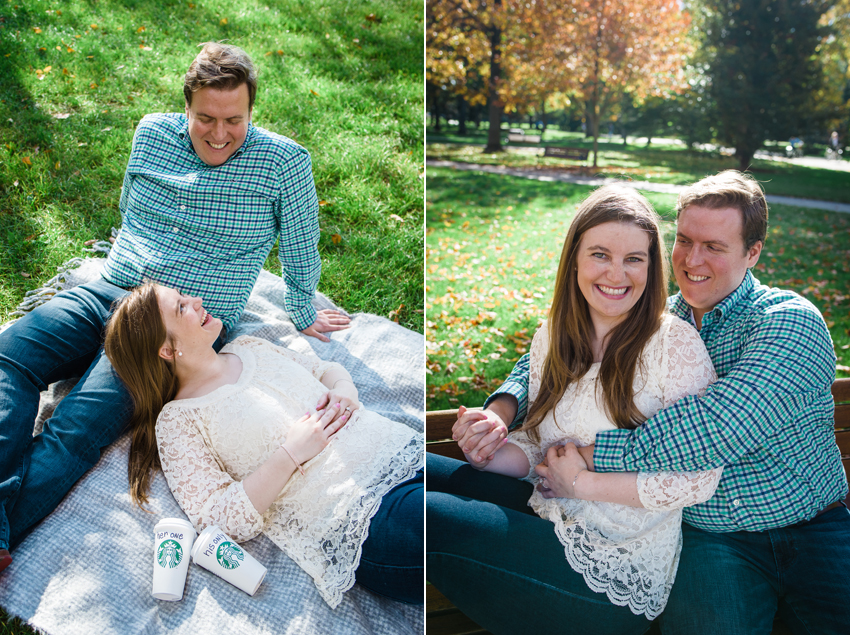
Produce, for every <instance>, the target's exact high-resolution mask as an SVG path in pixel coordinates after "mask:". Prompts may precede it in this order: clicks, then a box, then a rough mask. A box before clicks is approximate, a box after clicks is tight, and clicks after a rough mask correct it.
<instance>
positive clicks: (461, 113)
mask: <svg viewBox="0 0 850 635" xmlns="http://www.w3.org/2000/svg"><path fill="white" fill-rule="evenodd" d="M457 133H458V134H459V135H461V136H466V99H464V98H463V95H458V96H457Z"/></svg>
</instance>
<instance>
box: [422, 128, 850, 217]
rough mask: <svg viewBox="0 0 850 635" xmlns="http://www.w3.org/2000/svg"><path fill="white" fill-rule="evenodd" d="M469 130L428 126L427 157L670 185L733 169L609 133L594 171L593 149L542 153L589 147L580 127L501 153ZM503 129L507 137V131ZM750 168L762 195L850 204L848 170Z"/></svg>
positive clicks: (732, 162)
mask: <svg viewBox="0 0 850 635" xmlns="http://www.w3.org/2000/svg"><path fill="white" fill-rule="evenodd" d="M470 131H471V134H470V135H467V136H463V137H462V136H460V135H458V134H457V133H456V132H455V131H454V130H453V129H451V128H449V129H446V130H444V131H443V132H442V133H440V134H439V135H438V134H436V133H434V132H433V130H428V132H427V139H428V150H427V153H428V159H429V160H430V159H437V160H446V161H463V162H467V163H481V164H489V165H508V166H511V167H536V168H546V169H552V170H567V171H573V172H581V173H584V174H600V175H604V176H609V177H618V178H626V179H631V180H635V181H650V182H655V183H670V184H675V185H687V184H689V183H693V182H694V181H698V180H699V179H701V178H702V177H703V176H705V175H707V174H714V173H716V172H719V171H721V170H726V169H730V168H734V169H737V168H738V161H737V160H736V159H735V158H734V157H729V156H723V155H721V154H720V153H718V152H707V151H697V150H689V149H687V148H685V146H684V145H682V144H672V143H665V142H663V141H660V142H653V144H652V145H651V146H650V147H649V148H647V147H646V144H645V143H641V144H635V143H633V142H634V141H635V138H634V137H631V138H629V140H630V142H631V143H629V144H627V145H623V143H622V137H614V139H613V141H612V142H611V143H608V141H607V135H606V136H604V137H601V138H600V140H599V161H598V167H597V169H596V170H594V169H593V168H592V167H587V165H592V161H593V155H592V153H591V155H590V157H589V160H588V161H587V162H579V161H572V160H568V159H557V158H553V157H545V158H544V157H543V156H542V155H543V150H542V148H541V146H542V145H560V146H570V147H577V148H587V149H592V148H593V140H592V139H589V140H588V139H585V138H584V135H583V134H582V133H580V132H561V131H560V130H557V129H554V128H549V129H547V130H546V134H545V135H544V141H543V143H542V144H539V145H538V144H530V145H524V146H523V145H519V144H508V145H507V146H505V147H506V152H502V153H493V154H484V153H483V151H482V147H481V146H483V144H484V143H485V142H486V140H487V139H486V130H485V129H484V128H482V129H481V130H478V131H476V130H475V129H474V128H470ZM504 132H505V134H504V137H505V138H507V130H506V131H504ZM585 163H586V164H587V165H585ZM751 172H752V173H753V175H754V176H755V177H756V178H757V179H758V180H759V181H761V182H762V185H763V186H764V189H765V192H767V194H774V195H778V196H795V197H798V198H814V199H819V200H827V201H838V202H841V203H850V172H843V171H838V170H827V169H821V168H813V167H807V166H802V165H794V164H791V163H783V162H778V161H767V160H761V159H756V160H754V161H753V168H752V170H751Z"/></svg>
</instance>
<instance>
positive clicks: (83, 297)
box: [0, 280, 132, 548]
mask: <svg viewBox="0 0 850 635" xmlns="http://www.w3.org/2000/svg"><path fill="white" fill-rule="evenodd" d="M125 293H126V291H125V290H124V289H121V288H119V287H116V286H114V285H111V284H109V283H108V282H105V281H103V280H99V281H96V282H92V283H89V284H85V285H82V286H79V287H75V288H74V289H71V290H69V291H64V292H62V293H59V294H57V295H56V297H55V298H53V299H52V300H50V301H49V302H47V303H46V304H43V305H42V306H40V307H37V308H36V309H35V310H33V311H32V312H31V313H29V314H27V315H25V316H24V317H22V318H21V319H19V320H18V321H17V322H15V323H14V324H13V325H12V326H11V327H9V328H8V329H7V330H6V331H4V332H3V333H0V547H4V548H8V547H9V545H10V544H12V545H14V544H16V543H17V542H18V541H20V539H21V538H23V536H25V535H26V533H27V530H28V529H30V528H31V527H32V526H33V525H35V523H37V522H38V521H39V520H41V519H42V518H43V517H44V516H46V515H47V514H48V513H50V511H52V510H53V509H54V508H55V507H56V506H57V505H58V504H59V502H60V501H61V500H62V497H63V496H64V495H65V493H66V492H67V491H68V490H69V489H70V488H71V486H72V485H73V484H74V483H75V482H76V481H77V479H79V478H80V477H81V476H82V475H83V474H84V473H85V472H86V470H88V469H89V468H90V467H91V466H93V465H94V464H95V463H96V462H97V460H98V459H99V458H100V451H101V449H102V448H104V447H106V446H107V445H109V444H110V443H111V442H112V441H114V440H115V439H116V438H117V437H118V435H119V434H120V433H121V431H122V430H123V428H124V426H125V425H126V423H127V421H128V419H129V416H130V414H131V409H132V402H131V399H130V396H129V394H128V393H127V392H126V390H125V389H124V387H123V385H122V384H121V382H120V381H119V380H118V378H117V376H116V375H115V373H114V371H113V370H112V365H111V364H110V363H109V360H108V359H106V357H105V356H104V354H103V329H104V325H105V324H106V319H107V317H108V316H109V313H110V307H111V305H112V303H113V302H114V301H115V300H116V299H118V298H120V297H122V296H123V295H124V294H125ZM72 377H82V379H81V380H80V381H79V383H78V384H77V385H76V387H75V388H74V389H73V391H71V393H70V394H69V395H68V396H67V397H65V398H64V399H63V400H62V401H61V402H60V404H59V406H58V407H57V408H56V410H55V412H54V413H53V416H52V417H51V418H50V419H49V420H48V421H47V422H45V425H44V431H43V432H42V433H41V434H40V435H38V436H36V437H33V436H32V431H33V424H34V422H35V417H36V414H37V413H38V402H39V392H40V391H42V390H45V389H46V388H47V387H48V385H50V384H52V383H53V382H55V381H59V380H61V379H70V378H72Z"/></svg>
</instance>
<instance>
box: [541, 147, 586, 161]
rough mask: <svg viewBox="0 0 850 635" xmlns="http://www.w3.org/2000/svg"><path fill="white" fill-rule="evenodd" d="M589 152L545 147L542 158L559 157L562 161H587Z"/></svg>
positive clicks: (581, 149)
mask: <svg viewBox="0 0 850 635" xmlns="http://www.w3.org/2000/svg"><path fill="white" fill-rule="evenodd" d="M589 154H590V150H587V149H585V148H564V147H561V146H546V149H545V150H544V151H543V156H544V157H560V158H562V159H578V160H579V161H585V160H587V157H588V155H589Z"/></svg>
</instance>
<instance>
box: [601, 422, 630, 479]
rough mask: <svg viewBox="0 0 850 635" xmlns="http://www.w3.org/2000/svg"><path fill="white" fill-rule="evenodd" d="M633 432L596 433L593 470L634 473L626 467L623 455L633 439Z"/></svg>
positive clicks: (611, 431) (609, 431) (622, 430)
mask: <svg viewBox="0 0 850 635" xmlns="http://www.w3.org/2000/svg"><path fill="white" fill-rule="evenodd" d="M631 433H632V431H631V430H624V429H618V430H603V431H600V432H597V433H596V445H595V446H594V448H593V469H594V471H596V472H630V471H631V472H633V471H635V470H634V468H629V467H627V466H626V462H625V459H624V458H623V454H624V453H625V449H626V448H625V446H626V444H627V443H628V441H629V439H630V438H631Z"/></svg>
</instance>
